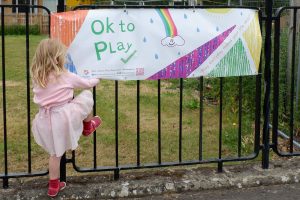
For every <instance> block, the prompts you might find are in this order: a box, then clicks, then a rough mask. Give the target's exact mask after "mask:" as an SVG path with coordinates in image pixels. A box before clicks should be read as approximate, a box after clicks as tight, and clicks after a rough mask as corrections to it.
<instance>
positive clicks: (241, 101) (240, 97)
mask: <svg viewBox="0 0 300 200" xmlns="http://www.w3.org/2000/svg"><path fill="white" fill-rule="evenodd" d="M242 86H243V78H242V77H241V76H240V77H239V116H238V117H239V127H238V157H241V151H242V150H241V146H242V113H243V112H242V111H243V106H242V105H243V90H242Z"/></svg>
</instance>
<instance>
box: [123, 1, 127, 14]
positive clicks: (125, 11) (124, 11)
mask: <svg viewBox="0 0 300 200" xmlns="http://www.w3.org/2000/svg"><path fill="white" fill-rule="evenodd" d="M124 12H125V13H127V10H126V3H125V2H124Z"/></svg>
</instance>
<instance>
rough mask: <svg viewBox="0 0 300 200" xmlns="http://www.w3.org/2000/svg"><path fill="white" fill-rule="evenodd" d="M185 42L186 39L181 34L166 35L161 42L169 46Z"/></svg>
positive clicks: (180, 44)
mask: <svg viewBox="0 0 300 200" xmlns="http://www.w3.org/2000/svg"><path fill="white" fill-rule="evenodd" d="M184 43H185V41H184V39H183V38H182V37H181V36H180V35H176V36H175V37H165V38H164V39H162V40H161V44H162V45H163V46H168V47H175V46H182V45H184Z"/></svg>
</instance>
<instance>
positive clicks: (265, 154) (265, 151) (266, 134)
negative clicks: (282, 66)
mask: <svg viewBox="0 0 300 200" xmlns="http://www.w3.org/2000/svg"><path fill="white" fill-rule="evenodd" d="M265 5H266V9H265V12H266V24H265V28H266V36H265V51H264V53H265V69H264V80H265V91H264V93H265V95H264V96H265V99H264V107H263V113H264V125H263V148H262V168H263V169H268V168H269V153H270V130H269V121H270V93H271V66H270V64H271V51H272V49H271V45H272V42H271V34H272V9H273V0H265Z"/></svg>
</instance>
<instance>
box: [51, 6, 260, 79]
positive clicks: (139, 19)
mask: <svg viewBox="0 0 300 200" xmlns="http://www.w3.org/2000/svg"><path fill="white" fill-rule="evenodd" d="M51 37H52V38H58V39H59V40H61V41H62V42H63V43H64V44H65V45H66V46H67V47H68V55H67V63H66V67H67V68H68V69H69V70H70V71H72V72H74V73H77V74H79V75H80V76H82V77H97V78H104V79H113V80H146V79H148V80H155V79H172V78H190V77H199V76H208V77H226V76H244V75H256V74H257V73H258V67H259V63H260V53H261V46H262V37H261V30H260V25H259V20H258V11H257V10H251V9H225V8H217V9H198V8H195V9H175V8H173V9H152V8H151V9H150V8H144V9H142V8H140V9H135V8H134V9H128V8H127V9H124V8H123V9H98V10H78V11H69V12H64V13H53V14H51Z"/></svg>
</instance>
